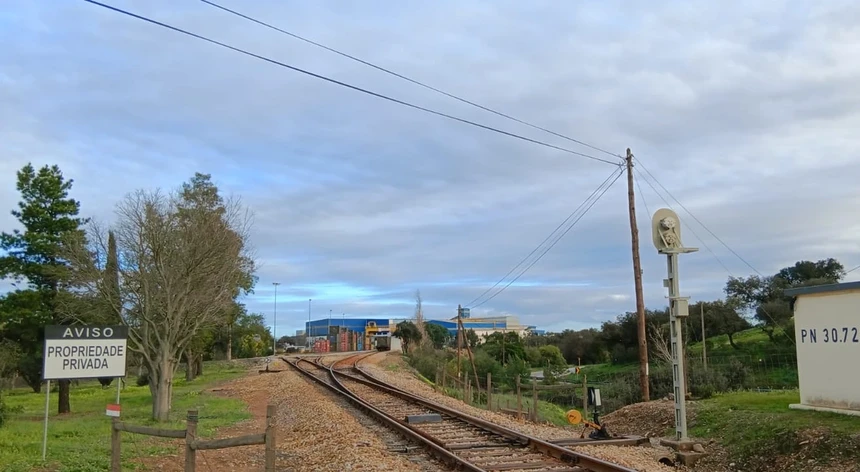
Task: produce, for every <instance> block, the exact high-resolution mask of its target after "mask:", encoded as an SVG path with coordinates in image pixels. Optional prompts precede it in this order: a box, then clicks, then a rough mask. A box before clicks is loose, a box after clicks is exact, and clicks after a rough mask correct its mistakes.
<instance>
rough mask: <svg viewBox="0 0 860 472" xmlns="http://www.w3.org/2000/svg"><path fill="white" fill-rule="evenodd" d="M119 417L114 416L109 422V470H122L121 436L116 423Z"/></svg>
mask: <svg viewBox="0 0 860 472" xmlns="http://www.w3.org/2000/svg"><path fill="white" fill-rule="evenodd" d="M118 422H119V418H117V417H116V416H114V417H113V418H111V422H110V470H111V472H121V471H122V454H121V453H122V450H121V447H122V436H121V434H122V433H121V432H120V430H119V428H117V427H116V424H117V423H118Z"/></svg>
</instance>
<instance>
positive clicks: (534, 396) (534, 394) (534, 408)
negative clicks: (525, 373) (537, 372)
mask: <svg viewBox="0 0 860 472" xmlns="http://www.w3.org/2000/svg"><path fill="white" fill-rule="evenodd" d="M537 406H538V397H537V380H534V379H532V421H534V422H535V423H537V416H538V415H537Z"/></svg>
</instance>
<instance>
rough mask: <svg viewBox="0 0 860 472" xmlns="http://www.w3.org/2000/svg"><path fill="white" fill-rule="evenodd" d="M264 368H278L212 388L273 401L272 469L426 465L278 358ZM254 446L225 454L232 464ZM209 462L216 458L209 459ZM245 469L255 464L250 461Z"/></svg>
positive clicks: (409, 468) (384, 468)
mask: <svg viewBox="0 0 860 472" xmlns="http://www.w3.org/2000/svg"><path fill="white" fill-rule="evenodd" d="M270 368H273V369H277V370H282V371H283V372H280V373H276V374H266V375H253V374H252V375H250V376H248V377H245V378H242V379H239V380H236V381H233V382H230V383H228V384H226V385H224V386H222V387H220V388H219V389H218V390H219V391H220V392H221V393H223V394H227V395H229V396H233V397H239V398H242V399H243V400H246V401H255V402H257V403H259V402H261V401H267V402H269V403H274V404H277V405H278V415H277V419H276V427H277V430H276V434H277V449H278V455H279V457H278V459H277V467H276V469H277V470H290V471H297V472H301V471H308V472H312V471H390V470H397V471H401V470H402V471H407V472H412V471H415V472H420V471H422V470H426V469H423V468H422V467H420V466H418V465H416V464H413V463H412V462H410V461H409V460H408V459H407V458H406V457H404V456H402V455H399V454H397V453H393V452H390V451H389V450H388V446H387V445H386V444H384V443H383V441H382V440H381V439H380V438H379V436H378V435H377V434H376V433H374V432H373V431H371V429H369V428H367V427H365V426H362V424H361V423H360V422H359V420H358V419H356V417H355V416H353V414H351V413H350V412H349V411H348V410H353V411H354V409H352V408H351V406H350V405H349V404H347V403H346V401H344V400H341V399H339V398H337V397H335V396H334V394H332V393H330V392H328V391H327V390H324V387H322V386H319V385H316V384H313V383H312V381H311V380H309V379H307V378H306V377H304V376H303V375H302V374H300V373H298V372H296V371H295V370H294V369H293V368H292V367H290V366H288V365H286V363H284V362H283V361H281V360H277V361H276V362H274V363H273V364H272V365H271V366H270ZM260 392H268V398H260ZM264 408H265V407H264ZM365 422H366V421H365ZM366 423H367V422H366ZM257 448H258V449H261V448H260V447H257ZM254 449H255V447H249V448H241V447H240V448H233V449H230V450H229V451H230V452H229V455H230V456H231V457H233V458H234V461H233V462H234V464H235V463H241V462H242V460H241V459H238V457H236V456H241V455H244V454H247V453H255V454H256V455H260V454H261V451H254ZM224 451H225V452H226V451H228V450H224ZM207 455H214V454H211V453H210V454H207ZM260 458H261V457H260ZM255 459H256V457H255ZM209 462H210V463H213V462H216V463H217V461H213V460H212V459H210V461H209ZM249 462H251V461H249ZM253 462H257V461H256V460H254V461H253ZM255 465H256V464H255ZM199 466H200V465H199V464H198V467H199ZM230 470H232V471H233V472H238V471H240V470H246V469H243V468H241V467H238V468H236V467H234V468H231V469H230ZM247 470H260V469H259V467H256V468H249V469H247Z"/></svg>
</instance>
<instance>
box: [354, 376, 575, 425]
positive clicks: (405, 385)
mask: <svg viewBox="0 0 860 472" xmlns="http://www.w3.org/2000/svg"><path fill="white" fill-rule="evenodd" d="M362 367H363V368H364V369H365V371H366V372H367V373H369V374H371V375H373V376H374V377H376V378H378V379H379V380H382V381H384V382H388V383H390V384H392V385H394V386H396V387H399V388H402V389H403V390H406V391H407V392H411V393H413V394H415V395H420V396H422V397H424V398H427V399H429V400H431V401H434V402H436V403H441V404H442V405H445V406H447V407H450V408H454V409H455V410H458V411H462V412H463V413H466V414H469V415H472V416H477V417H478V418H482V419H484V420H487V421H491V422H493V423H496V424H499V425H502V426H505V427H507V428H510V429H513V430H514V431H519V432H521V433H523V434H527V435H529V436H534V437H536V438H540V439H544V440H549V439H566V438H571V437H579V432H578V431H573V430H571V429H565V428H559V427H557V426H549V425H542V424H534V423H527V422H523V423H520V422H519V421H517V420H516V419H515V418H512V417H510V416H507V415H504V414H502V413H496V412H493V411H487V410H484V409H481V408H475V407H473V406H470V405H466V404H465V403H463V402H462V401H460V400H457V399H456V398H451V397H449V396H447V395H443V394H441V393H438V392H436V391H435V390H433V388H432V387H430V386H429V385H427V384H426V383H424V382H422V381H420V380H418V379H417V378H415V377H414V376H413V375H412V374H411V373H410V372H409V371H406V370H400V371H394V372H392V371H387V370H385V369H384V368H381V367H379V366H377V365H374V364H372V363H364V364H362Z"/></svg>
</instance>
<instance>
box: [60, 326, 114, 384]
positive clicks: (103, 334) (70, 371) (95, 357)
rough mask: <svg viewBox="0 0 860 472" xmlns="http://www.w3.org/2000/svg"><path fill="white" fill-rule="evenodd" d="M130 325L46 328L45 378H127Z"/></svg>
mask: <svg viewBox="0 0 860 472" xmlns="http://www.w3.org/2000/svg"><path fill="white" fill-rule="evenodd" d="M127 342H128V327H127V326H86V325H78V326H46V327H45V352H44V354H45V356H44V358H45V363H44V369H43V378H44V379H45V380H58V379H86V378H94V377H124V376H125V363H126V354H127V346H126V344H127Z"/></svg>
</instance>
